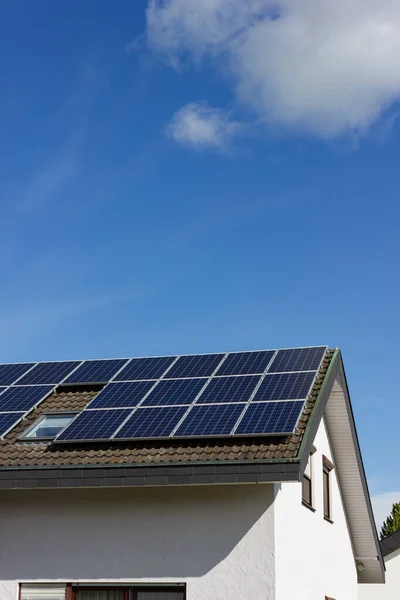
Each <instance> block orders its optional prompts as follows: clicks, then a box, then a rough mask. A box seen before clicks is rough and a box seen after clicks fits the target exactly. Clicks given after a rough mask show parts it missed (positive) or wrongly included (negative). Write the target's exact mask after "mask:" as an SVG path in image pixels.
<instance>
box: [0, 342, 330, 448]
mask: <svg viewBox="0 0 400 600" xmlns="http://www.w3.org/2000/svg"><path fill="white" fill-rule="evenodd" d="M326 349H327V348H326V347H311V348H294V349H284V350H260V351H254V352H234V353H228V354H224V353H219V354H199V355H187V356H161V357H148V358H132V359H109V360H88V361H56V362H43V363H18V364H7V365H6V364H3V365H1V364H0V436H3V435H5V434H6V433H7V432H8V431H9V430H10V429H11V428H12V427H13V426H14V425H15V424H16V423H17V422H18V421H20V420H21V418H23V417H24V416H25V415H26V414H28V413H29V412H30V411H31V410H33V409H34V408H35V407H36V406H37V405H38V404H40V402H42V401H43V399H44V398H46V397H47V396H48V395H49V394H50V393H51V392H52V391H53V390H55V389H56V388H57V387H58V386H59V385H63V386H65V385H69V386H75V385H79V384H84V385H87V384H106V385H105V387H104V388H103V389H102V390H101V391H100V393H99V394H98V395H97V396H96V397H95V398H94V399H93V400H92V401H91V402H90V403H89V405H88V406H87V407H86V408H85V410H83V411H82V412H81V413H80V414H79V415H77V417H76V418H75V419H74V420H73V421H72V422H71V423H70V425H68V426H67V427H66V428H65V429H64V430H63V431H62V432H61V433H60V434H59V436H58V437H57V438H56V441H59V442H75V441H89V440H90V441H91V440H93V441H96V440H127V439H145V438H146V439H147V438H170V437H172V438H182V437H184V438H188V437H189V438H190V437H204V436H232V435H246V436H248V435H269V434H286V433H291V432H292V431H293V430H294V428H295V427H296V424H297V421H298V419H299V416H300V414H301V412H302V409H303V406H304V402H305V400H306V398H307V396H308V394H309V392H310V389H311V387H312V385H313V383H314V380H315V377H316V374H317V371H318V369H319V367H320V364H321V361H322V359H323V356H324V354H325V351H326Z"/></svg>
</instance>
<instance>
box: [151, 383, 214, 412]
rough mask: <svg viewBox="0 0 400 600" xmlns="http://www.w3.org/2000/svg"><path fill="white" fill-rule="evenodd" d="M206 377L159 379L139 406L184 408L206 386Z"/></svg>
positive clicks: (191, 402)
mask: <svg viewBox="0 0 400 600" xmlns="http://www.w3.org/2000/svg"><path fill="white" fill-rule="evenodd" d="M208 382H209V379H208V378H207V377H199V378H192V379H161V380H159V381H158V382H157V384H156V385H155V386H154V387H153V389H152V390H151V391H150V392H149V394H148V395H147V396H146V398H144V399H143V402H142V404H141V406H186V407H188V406H189V405H191V404H193V402H194V401H195V400H196V398H197V397H198V396H199V394H200V393H201V392H202V391H203V389H204V388H205V386H206V385H207V384H208Z"/></svg>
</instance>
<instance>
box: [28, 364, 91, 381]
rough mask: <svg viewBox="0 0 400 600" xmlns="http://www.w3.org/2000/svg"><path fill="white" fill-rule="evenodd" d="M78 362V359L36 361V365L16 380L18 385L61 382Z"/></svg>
mask: <svg viewBox="0 0 400 600" xmlns="http://www.w3.org/2000/svg"><path fill="white" fill-rule="evenodd" d="M79 364H80V361H78V360H77V361H66V362H43V363H38V364H37V365H36V367H33V369H32V370H31V371H29V373H27V374H26V375H24V376H23V377H22V379H20V380H19V381H18V385H41V384H53V385H57V383H61V381H62V380H63V379H64V378H65V377H66V376H67V375H68V374H69V373H71V371H72V370H73V369H75V367H77V366H78V365H79Z"/></svg>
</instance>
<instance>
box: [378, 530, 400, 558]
mask: <svg viewBox="0 0 400 600" xmlns="http://www.w3.org/2000/svg"><path fill="white" fill-rule="evenodd" d="M379 545H380V547H381V552H382V556H383V557H384V558H389V557H390V555H391V554H393V553H394V552H397V551H398V550H399V549H400V529H399V530H398V531H395V532H394V533H392V534H391V535H387V536H386V537H384V538H383V539H381V540H380V542H379Z"/></svg>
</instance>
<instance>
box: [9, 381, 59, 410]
mask: <svg viewBox="0 0 400 600" xmlns="http://www.w3.org/2000/svg"><path fill="white" fill-rule="evenodd" d="M52 390H53V386H49V385H32V386H14V387H9V388H8V389H7V390H5V391H4V392H3V393H2V394H1V395H0V411H1V412H10V411H22V412H26V411H28V410H30V409H31V408H33V407H34V406H35V405H36V404H37V403H38V402H40V401H41V400H43V399H44V398H45V397H46V396H48V395H49V394H50V392H51V391H52Z"/></svg>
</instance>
